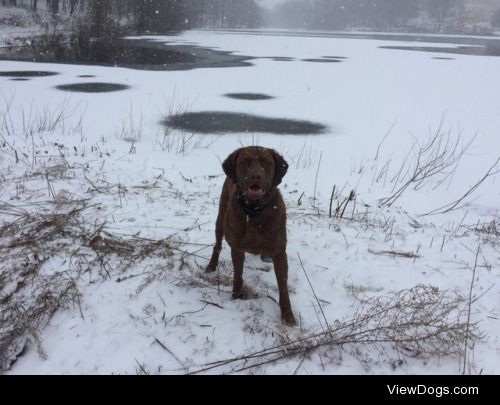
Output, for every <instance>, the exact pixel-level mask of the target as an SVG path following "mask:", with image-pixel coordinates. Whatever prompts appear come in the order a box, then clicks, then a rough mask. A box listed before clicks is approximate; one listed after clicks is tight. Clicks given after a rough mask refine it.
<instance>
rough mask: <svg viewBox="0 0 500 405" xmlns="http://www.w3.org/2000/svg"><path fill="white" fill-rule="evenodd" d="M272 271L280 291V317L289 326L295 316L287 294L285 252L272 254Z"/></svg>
mask: <svg viewBox="0 0 500 405" xmlns="http://www.w3.org/2000/svg"><path fill="white" fill-rule="evenodd" d="M273 263H274V272H275V273H276V280H277V281H278V289H279V293H280V308H281V319H282V320H283V321H284V322H285V323H286V324H287V325H289V326H293V325H295V317H294V316H293V312H292V305H291V304H290V297H289V296H288V258H287V256H286V252H281V253H278V254H277V255H275V256H273Z"/></svg>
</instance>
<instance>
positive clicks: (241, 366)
mask: <svg viewBox="0 0 500 405" xmlns="http://www.w3.org/2000/svg"><path fill="white" fill-rule="evenodd" d="M467 308H468V304H467V300H466V299H465V298H464V297H462V296H460V295H458V294H455V293H449V292H447V291H441V290H439V289H438V288H436V287H433V286H429V285H417V286H416V287H414V288H411V289H408V290H402V291H399V292H396V293H393V294H390V295H387V296H379V297H369V298H365V299H361V300H359V306H358V308H357V310H356V311H355V313H354V314H353V315H352V316H351V317H349V318H346V319H344V320H341V321H338V320H337V321H335V322H333V323H330V324H329V328H328V330H325V331H322V332H319V333H310V334H308V335H305V336H302V337H300V338H298V339H294V340H288V341H285V342H280V343H279V344H277V345H275V346H272V347H269V348H266V349H263V350H260V351H258V352H254V353H249V354H245V355H241V356H236V357H233V358H229V359H222V360H219V361H216V362H211V363H207V364H204V365H202V366H201V367H200V368H199V369H197V370H193V371H191V372H190V374H198V373H202V372H208V371H210V372H223V373H237V372H242V371H248V370H250V369H255V368H256V367H259V366H262V365H265V364H270V363H275V362H278V361H281V360H283V359H287V358H290V357H294V356H304V355H306V354H309V353H311V352H313V351H316V350H318V349H319V348H325V349H327V350H328V349H336V350H342V351H347V352H349V353H350V354H351V355H354V356H355V357H359V359H360V361H363V362H369V361H370V355H369V354H367V352H366V351H367V350H370V349H371V351H373V349H376V350H375V352H376V353H378V354H379V355H383V356H385V358H386V359H387V361H388V362H389V363H392V362H393V358H392V357H393V353H394V351H395V352H396V353H397V355H398V356H399V358H401V357H405V356H406V357H417V358H425V359H426V358H430V357H448V356H453V357H457V358H459V357H461V356H463V355H464V342H467V345H468V346H471V345H472V344H473V342H476V341H478V340H480V339H481V338H482V336H481V334H480V332H479V330H478V328H477V325H476V324H471V323H469V322H468V321H467ZM378 361H380V359H379V360H378Z"/></svg>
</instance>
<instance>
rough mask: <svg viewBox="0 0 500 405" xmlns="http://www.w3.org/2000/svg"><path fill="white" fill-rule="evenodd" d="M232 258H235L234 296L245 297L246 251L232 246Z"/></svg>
mask: <svg viewBox="0 0 500 405" xmlns="http://www.w3.org/2000/svg"><path fill="white" fill-rule="evenodd" d="M231 258H232V259H233V268H234V278H233V298H234V299H237V298H242V297H243V264H244V263H245V251H244V250H241V249H236V248H233V247H232V248H231Z"/></svg>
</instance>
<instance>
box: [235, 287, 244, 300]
mask: <svg viewBox="0 0 500 405" xmlns="http://www.w3.org/2000/svg"><path fill="white" fill-rule="evenodd" d="M245 298H246V296H245V293H244V291H243V289H241V290H239V291H233V300H242V299H245Z"/></svg>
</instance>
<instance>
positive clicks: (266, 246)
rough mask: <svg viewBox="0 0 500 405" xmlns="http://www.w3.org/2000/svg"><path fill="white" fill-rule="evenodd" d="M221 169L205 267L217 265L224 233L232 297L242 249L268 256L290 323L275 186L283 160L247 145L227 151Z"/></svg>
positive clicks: (237, 288)
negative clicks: (231, 270)
mask: <svg viewBox="0 0 500 405" xmlns="http://www.w3.org/2000/svg"><path fill="white" fill-rule="evenodd" d="M222 168H223V169H224V173H226V175H227V178H226V181H225V182H224V186H223V188H222V194H221V198H220V204H219V214H218V216H217V222H216V225H215V238H216V241H215V247H214V251H213V254H212V258H211V260H210V263H209V265H208V267H207V271H214V270H215V269H216V268H217V264H218V262H219V253H220V251H221V248H222V238H223V237H224V236H225V238H226V241H227V243H229V246H231V257H232V260H233V267H234V280H233V298H241V297H242V287H243V264H244V262H245V252H249V253H253V254H260V255H261V256H263V257H270V258H271V259H272V261H273V264H274V272H275V273H276V279H277V280H278V288H279V302H280V308H281V317H282V319H283V321H284V322H285V323H287V324H288V325H295V318H294V316H293V312H292V307H291V305H290V298H289V297H288V285H287V280H288V261H287V256H286V209H285V203H284V202H283V198H282V197H281V193H280V192H279V190H278V188H277V186H278V184H280V183H281V179H282V178H283V176H284V175H285V174H286V172H287V169H288V164H287V163H286V161H285V160H284V159H283V158H282V157H281V156H280V155H279V154H278V153H276V152H275V151H274V150H272V149H267V148H262V147H258V146H249V147H246V148H241V149H238V150H236V151H234V152H233V153H232V154H231V155H229V157H228V158H227V159H226V160H225V161H224V163H223V164H222Z"/></svg>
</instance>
